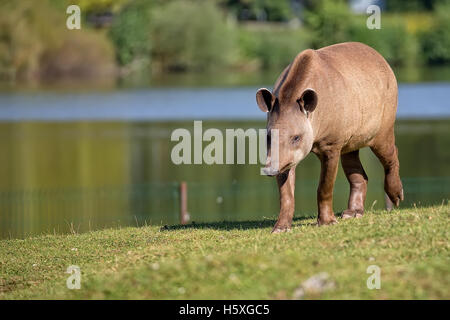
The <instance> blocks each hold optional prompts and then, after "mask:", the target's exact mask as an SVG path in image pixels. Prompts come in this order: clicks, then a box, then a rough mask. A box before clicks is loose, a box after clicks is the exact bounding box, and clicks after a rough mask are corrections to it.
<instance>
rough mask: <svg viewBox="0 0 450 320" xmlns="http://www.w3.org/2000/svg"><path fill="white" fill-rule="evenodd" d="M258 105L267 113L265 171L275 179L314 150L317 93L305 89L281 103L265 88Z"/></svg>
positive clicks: (259, 96) (259, 95)
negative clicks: (312, 122) (314, 116)
mask: <svg viewBox="0 0 450 320" xmlns="http://www.w3.org/2000/svg"><path fill="white" fill-rule="evenodd" d="M256 102H257V103H258V106H259V108H260V109H261V110H262V111H263V112H266V113H267V162H266V167H265V168H264V170H263V171H264V173H265V174H266V175H269V176H275V175H278V174H280V173H283V172H285V171H286V170H288V169H290V168H292V167H294V166H295V165H297V164H298V163H299V162H300V161H301V160H303V159H304V158H305V157H306V156H307V155H308V153H309V152H310V151H311V149H312V146H313V141H314V136H313V129H312V126H311V122H310V119H311V113H312V112H313V111H314V109H315V108H316V105H317V94H316V92H315V91H314V90H313V89H305V90H304V91H302V92H300V93H299V95H298V96H296V97H292V99H288V101H280V100H279V99H278V98H277V97H276V96H275V95H273V94H272V93H271V92H270V91H269V90H267V89H265V88H262V89H259V90H258V92H257V93H256ZM274 129H276V131H274ZM277 136H278V163H277V159H276V157H277V155H276V153H277V146H276V145H275V144H276V138H277Z"/></svg>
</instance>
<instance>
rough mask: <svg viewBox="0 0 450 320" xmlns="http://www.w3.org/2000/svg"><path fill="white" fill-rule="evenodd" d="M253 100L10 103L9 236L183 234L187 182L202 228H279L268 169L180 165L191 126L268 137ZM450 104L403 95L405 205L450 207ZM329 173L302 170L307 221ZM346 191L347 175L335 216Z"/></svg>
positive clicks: (103, 97) (5, 232) (193, 95)
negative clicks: (172, 228)
mask: <svg viewBox="0 0 450 320" xmlns="http://www.w3.org/2000/svg"><path fill="white" fill-rule="evenodd" d="M254 94H255V88H254V87H251V88H250V87H244V88H239V89H237V88H227V89H158V90H156V89H153V90H130V91H116V92H102V93H95V94H94V93H80V94H73V93H72V94H59V93H21V94H6V93H4V94H0V147H1V149H2V150H3V152H2V153H0V177H1V179H0V237H2V238H8V237H13V238H14V237H24V236H28V235H35V234H41V233H53V232H56V233H63V232H71V231H72V232H82V231H86V230H93V229H98V228H103V227H108V226H118V225H120V226H124V225H143V224H144V223H148V224H150V223H151V224H172V223H178V211H179V203H178V202H179V194H178V183H179V182H180V181H187V183H188V197H189V202H188V209H189V212H190V215H191V220H193V221H196V222H202V221H217V220H224V219H226V220H246V219H262V218H263V217H270V218H273V217H275V215H276V214H277V212H278V193H277V188H276V183H275V180H274V179H272V178H268V177H263V176H260V175H259V169H260V165H220V166H218V165H213V166H208V165H190V166H187V165H180V166H176V165H174V164H172V162H171V160H170V153H171V149H172V147H173V146H174V145H175V144H176V143H175V142H171V141H170V134H171V132H172V130H174V129H176V128H181V127H183V128H187V129H189V130H190V131H192V130H193V122H192V121H191V120H186V119H197V120H200V119H207V120H206V121H205V122H204V124H203V127H204V130H206V129H207V128H208V127H215V128H219V129H221V130H223V131H224V130H225V129H226V128H243V129H246V128H264V127H265V123H264V120H263V118H264V115H263V114H262V113H261V112H260V111H259V109H258V108H257V107H256V104H255V102H254ZM449 101H450V84H449V83H435V84H407V85H401V86H400V97H399V112H398V116H399V120H398V121H397V127H396V137H397V145H398V147H399V156H400V163H401V176H402V180H403V182H404V189H405V197H406V200H405V202H404V203H403V206H412V205H414V204H417V205H420V204H424V205H427V204H436V203H441V202H442V201H443V200H447V199H448V198H449V194H450V166H449V163H450V149H449V145H450V144H449V143H450V126H449V125H450V102H449ZM169 119H170V120H169ZM218 119H221V120H218ZM251 119H253V120H251ZM205 145H206V144H204V146H205ZM361 158H362V162H363V165H364V167H365V169H366V172H367V173H368V176H369V192H368V198H367V202H366V207H370V206H372V205H373V206H374V207H375V208H382V207H383V206H384V200H383V187H382V186H383V172H382V171H383V170H382V167H381V165H380V163H379V162H378V160H377V159H376V158H375V157H374V156H373V154H372V153H371V152H370V150H366V149H364V150H362V155H361ZM319 170H320V169H319V161H318V160H317V159H316V158H315V156H314V155H310V156H308V157H307V158H306V159H305V160H304V161H303V162H302V163H301V164H300V165H299V166H298V168H297V188H296V200H297V207H296V215H297V216H301V215H315V212H316V200H315V194H316V187H317V180H318V177H319ZM348 189H349V187H348V184H347V181H346V179H345V177H344V175H343V173H342V170H341V169H340V172H339V174H338V178H337V182H336V187H335V202H334V208H335V211H336V212H340V211H341V210H343V209H344V208H345V206H346V202H347V197H348Z"/></svg>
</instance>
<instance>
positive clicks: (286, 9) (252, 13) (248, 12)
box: [220, 0, 292, 21]
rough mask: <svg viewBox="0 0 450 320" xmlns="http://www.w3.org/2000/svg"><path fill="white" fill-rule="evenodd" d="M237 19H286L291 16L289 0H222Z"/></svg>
mask: <svg viewBox="0 0 450 320" xmlns="http://www.w3.org/2000/svg"><path fill="white" fill-rule="evenodd" d="M220 2H221V3H222V4H223V5H224V6H226V7H227V8H228V9H229V10H230V11H232V12H233V13H234V14H235V15H236V17H237V18H238V19H239V20H264V21H287V20H289V19H290V18H291V17H292V9H291V3H290V1H289V0H276V1H274V0H222V1H220Z"/></svg>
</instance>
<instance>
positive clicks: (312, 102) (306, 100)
mask: <svg viewBox="0 0 450 320" xmlns="http://www.w3.org/2000/svg"><path fill="white" fill-rule="evenodd" d="M317 101H318V100H317V93H316V92H315V91H314V90H313V89H310V88H308V89H306V90H305V91H303V93H302V96H301V97H300V98H299V99H298V100H297V103H298V105H299V106H300V110H302V112H303V113H305V114H306V115H307V114H308V113H311V112H313V111H314V109H316V106H317Z"/></svg>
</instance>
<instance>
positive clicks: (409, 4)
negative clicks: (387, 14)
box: [386, 0, 446, 12]
mask: <svg viewBox="0 0 450 320" xmlns="http://www.w3.org/2000/svg"><path fill="white" fill-rule="evenodd" d="M444 1H446V0H408V1H405V0H388V1H386V10H387V11H396V12H401V11H403V12H405V11H423V10H432V9H433V8H434V7H435V6H436V5H437V4H439V3H441V2H444Z"/></svg>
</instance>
